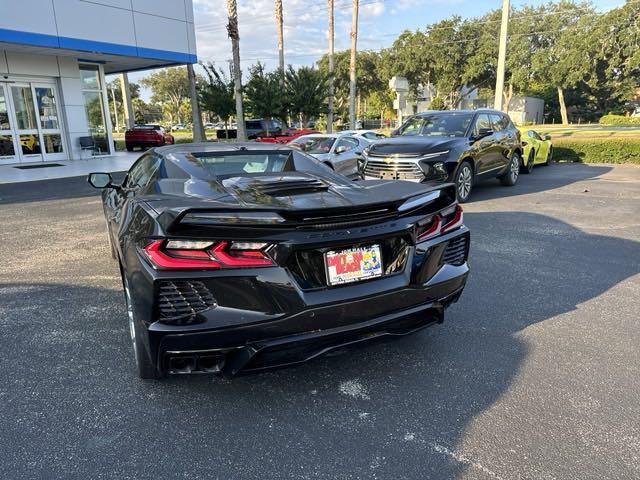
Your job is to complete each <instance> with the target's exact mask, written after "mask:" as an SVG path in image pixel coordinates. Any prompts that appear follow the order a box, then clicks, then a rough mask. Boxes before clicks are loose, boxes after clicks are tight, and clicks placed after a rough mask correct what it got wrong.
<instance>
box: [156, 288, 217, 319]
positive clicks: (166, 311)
mask: <svg viewBox="0 0 640 480" xmlns="http://www.w3.org/2000/svg"><path fill="white" fill-rule="evenodd" d="M156 305H157V307H158V312H159V318H158V320H159V321H161V322H163V323H171V324H174V325H188V324H193V323H200V322H201V320H199V319H198V317H197V314H198V313H199V312H203V311H205V310H208V309H209V308H215V307H216V306H217V304H216V300H215V298H213V295H212V294H211V292H210V291H209V289H208V288H207V287H206V286H205V284H204V283H202V282H195V281H172V282H169V281H163V282H160V284H159V286H158V290H157V293H156Z"/></svg>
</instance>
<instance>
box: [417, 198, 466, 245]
mask: <svg viewBox="0 0 640 480" xmlns="http://www.w3.org/2000/svg"><path fill="white" fill-rule="evenodd" d="M462 222H463V215H462V207H461V206H460V205H456V206H455V207H451V208H449V209H447V210H443V211H442V212H440V213H439V214H436V215H434V216H433V217H429V218H427V219H425V220H421V221H419V222H418V223H417V224H416V241H419V242H420V241H423V240H428V239H429V238H433V237H436V236H438V235H441V234H443V233H447V232H450V231H451V230H455V229H456V228H458V227H460V226H461V225H462Z"/></svg>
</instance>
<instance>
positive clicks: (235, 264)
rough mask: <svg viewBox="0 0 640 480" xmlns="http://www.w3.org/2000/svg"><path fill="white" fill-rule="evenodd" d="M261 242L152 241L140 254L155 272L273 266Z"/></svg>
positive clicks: (264, 245) (265, 246) (266, 246)
mask: <svg viewBox="0 0 640 480" xmlns="http://www.w3.org/2000/svg"><path fill="white" fill-rule="evenodd" d="M268 246H269V244H266V243H261V242H230V241H215V242H207V241H191V240H153V241H151V242H150V243H148V244H147V245H145V246H144V248H143V252H144V254H145V256H146V257H147V259H148V260H149V261H150V262H151V264H152V265H153V267H154V268H156V269H158V270H218V269H221V268H251V267H266V266H270V265H273V264H274V263H273V260H271V258H270V257H269V256H268V255H267V254H266V253H265V250H266V249H267V248H268Z"/></svg>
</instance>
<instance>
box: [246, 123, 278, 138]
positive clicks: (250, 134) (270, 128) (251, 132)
mask: <svg viewBox="0 0 640 480" xmlns="http://www.w3.org/2000/svg"><path fill="white" fill-rule="evenodd" d="M245 125H246V127H247V138H248V139H249V140H254V139H256V138H258V137H273V136H275V135H277V134H280V133H282V123H281V122H280V120H276V119H271V120H265V119H263V118H255V119H252V120H246V121H245ZM267 132H269V133H268V134H267Z"/></svg>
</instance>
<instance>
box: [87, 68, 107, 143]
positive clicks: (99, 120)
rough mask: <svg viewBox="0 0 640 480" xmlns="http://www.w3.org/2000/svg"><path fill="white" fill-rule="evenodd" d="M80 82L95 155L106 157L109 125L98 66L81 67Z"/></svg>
mask: <svg viewBox="0 0 640 480" xmlns="http://www.w3.org/2000/svg"><path fill="white" fill-rule="evenodd" d="M80 81H81V84H82V96H83V97H84V108H85V110H86V112H87V121H88V123H89V134H90V135H91V137H93V141H94V143H95V145H96V150H95V153H96V154H98V155H105V154H108V153H109V145H108V140H107V138H108V136H107V124H106V121H105V118H106V117H105V110H104V102H103V98H104V97H103V91H102V89H103V85H102V82H101V78H100V69H99V67H98V66H97V65H85V64H81V65H80Z"/></svg>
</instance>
